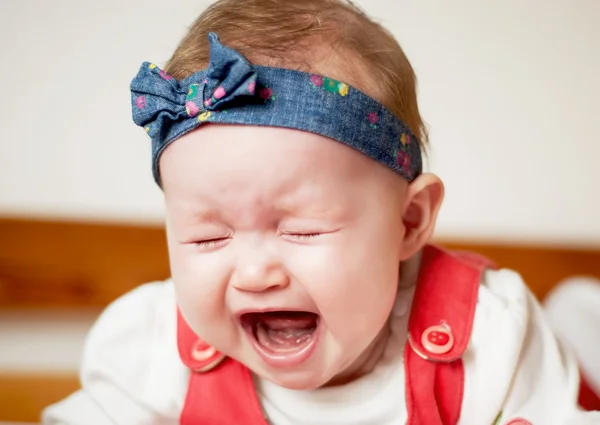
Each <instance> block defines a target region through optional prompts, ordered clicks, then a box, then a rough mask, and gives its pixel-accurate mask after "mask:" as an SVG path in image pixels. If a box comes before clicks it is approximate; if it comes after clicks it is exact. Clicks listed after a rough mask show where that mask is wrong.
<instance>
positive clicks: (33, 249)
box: [0, 218, 600, 421]
mask: <svg viewBox="0 0 600 425" xmlns="http://www.w3.org/2000/svg"><path fill="white" fill-rule="evenodd" d="M437 243H440V244H442V245H444V246H446V247H448V248H452V249H461V250H471V251H476V252H479V253H481V254H483V255H485V256H488V257H490V258H492V259H493V260H495V261H496V262H497V264H498V265H499V266H500V267H508V268H512V269H514V270H517V271H519V272H520V273H521V274H522V276H523V278H524V279H525V281H526V282H527V283H528V284H529V286H530V287H531V289H532V291H533V292H534V293H535V294H536V295H537V296H538V298H540V299H543V298H544V296H545V295H546V294H547V293H548V291H549V290H550V289H551V288H552V287H553V286H554V285H555V284H556V283H557V282H559V281H560V280H561V279H564V278H566V277H568V276H572V275H582V274H586V275H594V276H600V242H599V246H598V247H597V249H576V248H565V247H560V246H536V245H527V244H498V243H494V242H486V243H482V242H472V243H471V242H465V241H452V240H440V241H437ZM168 276H169V264H168V258H167V248H166V243H165V236H164V229H163V228H162V227H160V226H134V225H124V224H106V223H105V224H97V223H83V222H68V221H49V220H31V219H20V218H4V219H1V218H0V309H19V310H28V309H36V310H40V309H69V308H81V307H86V308H87V307H90V308H102V307H104V306H106V305H107V304H108V303H109V302H111V301H112V300H114V299H115V298H117V297H118V296H119V295H121V294H123V293H125V292H127V291H129V290H130V289H132V288H134V287H135V286H137V285H139V284H141V283H144V282H148V281H152V280H158V279H164V278H167V277H168ZM1 343H3V342H0V344H1ZM77 387H78V382H77V377H76V374H75V373H73V374H71V375H68V374H67V375H56V376H52V375H48V374H27V375H24V374H11V373H2V372H0V421H2V420H22V421H36V420H37V419H38V416H39V412H40V410H41V408H42V407H43V406H45V405H47V404H49V403H52V402H54V401H57V400H59V399H61V398H63V397H65V396H66V395H68V394H69V393H71V392H72V391H74V390H75V389H76V388H77Z"/></svg>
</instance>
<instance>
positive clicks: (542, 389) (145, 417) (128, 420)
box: [43, 270, 600, 425]
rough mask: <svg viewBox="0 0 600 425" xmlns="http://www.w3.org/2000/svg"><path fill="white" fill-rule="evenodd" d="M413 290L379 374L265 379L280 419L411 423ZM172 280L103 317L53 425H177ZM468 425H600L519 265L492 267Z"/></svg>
mask: <svg viewBox="0 0 600 425" xmlns="http://www.w3.org/2000/svg"><path fill="white" fill-rule="evenodd" d="M411 296H412V288H406V289H404V290H401V293H400V295H399V296H398V299H397V303H396V306H395V309H394V313H393V314H392V317H391V318H390V320H391V325H392V338H390V342H389V345H388V346H387V348H386V351H385V355H384V356H383V358H382V360H381V362H380V363H379V364H378V365H377V366H376V368H375V370H374V371H373V372H372V373H370V374H368V375H366V376H364V377H362V378H360V379H358V380H356V381H354V382H352V383H350V384H348V385H344V386H339V387H335V388H323V389H318V390H313V391H294V390H288V389H284V388H280V387H277V386H276V385H274V384H272V383H270V382H267V381H263V380H260V379H258V378H257V379H256V387H257V391H258V394H259V397H260V399H261V403H262V406H263V409H264V410H265V413H266V415H267V417H268V418H269V420H270V422H271V423H272V424H273V425H292V424H293V425H301V424H311V425H324V424H328V425H334V424H345V425H352V424H356V425H358V424H361V425H367V424H377V425H392V424H393V425H399V424H404V423H405V422H406V418H407V412H406V407H405V405H404V399H405V396H404V391H405V390H404V385H405V384H404V367H403V359H402V350H403V347H404V342H405V337H406V328H407V321H408V315H409V312H410V308H409V305H408V304H407V303H406V300H407V299H410V297H411ZM176 338H177V336H176V306H175V294H174V288H173V283H172V282H171V281H165V282H155V283H150V284H146V285H143V286H141V287H139V288H137V289H135V290H134V291H132V292H130V293H128V294H126V295H124V296H123V297H121V298H120V299H118V300H117V301H115V302H114V303H113V304H112V305H110V306H109V307H108V308H107V310H106V311H105V312H104V313H103V314H102V316H101V317H100V318H99V319H98V321H97V323H96V324H95V325H94V327H93V328H92V330H91V332H90V334H89V337H88V340H87V342H86V347H85V352H84V359H83V364H82V370H81V381H82V387H83V389H82V390H80V391H78V392H77V393H75V394H74V395H72V396H71V397H69V398H67V399H66V400H63V401H62V402H60V403H58V404H56V405H54V406H51V407H50V408H48V409H47V410H46V411H45V412H44V414H43V423H44V424H47V425H50V424H62V425H84V424H85V425H109V424H111V425H113V424H119V425H121V424H122V425H138V424H139V425H141V424H144V425H148V424H161V425H162V424H177V423H178V421H179V415H180V412H181V410H182V408H183V404H184V401H185V396H186V391H187V385H188V379H189V371H188V370H187V369H186V367H185V366H184V365H183V364H182V363H181V360H180V359H179V354H178V352H177V344H176ZM463 363H464V368H465V388H464V397H463V405H462V411H461V419H460V421H459V424H461V425H471V424H472V425H482V424H483V425H488V424H493V423H494V420H495V419H496V417H497V416H498V414H499V413H500V412H502V419H501V420H500V422H498V424H506V423H508V422H509V421H510V420H512V419H515V418H519V417H522V418H525V419H527V420H528V421H530V422H531V423H532V424H534V425H563V424H569V425H588V424H598V425H600V412H589V413H587V412H582V411H580V410H579V409H578V408H577V406H576V399H577V394H578V389H579V372H578V368H577V364H576V363H575V361H574V358H573V356H572V355H571V353H570V352H569V351H568V350H566V349H564V348H563V347H562V346H561V345H559V344H558V343H557V341H556V338H555V337H554V335H553V333H552V331H551V329H550V327H549V325H548V324H547V322H546V319H545V317H544V315H543V312H542V309H541V307H540V305H539V304H538V302H537V301H536V300H535V298H534V297H533V295H532V294H531V293H530V292H529V291H528V289H527V288H526V286H525V285H524V283H523V281H522V279H521V277H520V276H519V275H518V274H516V273H514V272H512V271H510V270H500V271H488V272H486V274H485V275H484V279H483V282H482V285H481V286H480V289H479V298H478V305H477V309H476V313H475V323H474V326H473V333H472V337H471V341H470V343H469V347H468V348H467V350H466V352H465V355H464V356H463Z"/></svg>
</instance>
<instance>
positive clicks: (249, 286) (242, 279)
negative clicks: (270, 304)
mask: <svg viewBox="0 0 600 425" xmlns="http://www.w3.org/2000/svg"><path fill="white" fill-rule="evenodd" d="M289 282H290V280H289V276H288V274H287V273H286V271H285V268H284V267H283V266H282V265H281V264H279V263H277V262H268V263H267V262H252V263H247V264H241V265H239V266H238V268H237V269H236V270H235V272H234V273H233V275H232V279H231V284H232V286H233V287H234V288H236V289H238V290H240V291H246V292H264V291H269V290H273V289H282V288H285V287H287V286H288V285H289Z"/></svg>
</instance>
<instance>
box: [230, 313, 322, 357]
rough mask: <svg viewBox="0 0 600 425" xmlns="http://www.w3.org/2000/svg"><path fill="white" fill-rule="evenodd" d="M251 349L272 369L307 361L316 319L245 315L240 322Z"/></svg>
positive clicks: (299, 315) (311, 316)
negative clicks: (272, 366) (247, 336)
mask: <svg viewBox="0 0 600 425" xmlns="http://www.w3.org/2000/svg"><path fill="white" fill-rule="evenodd" d="M240 320H241V323H242V327H243V328H244V330H245V331H246V333H247V334H248V335H249V337H250V339H251V342H252V343H253V346H254V348H255V349H256V350H257V351H258V353H259V354H260V355H261V356H262V357H263V359H264V360H265V361H267V362H268V363H270V364H272V365H274V366H283V365H286V366H290V365H293V364H298V363H301V362H303V361H304V360H306V359H307V358H308V357H309V356H310V354H311V352H312V350H310V348H311V347H312V346H314V345H315V342H316V339H317V338H316V336H317V332H316V331H317V329H318V327H319V316H318V315H317V314H315V313H310V312H306V311H270V312H266V313H262V312H256V313H245V314H243V315H242V316H241V318H240Z"/></svg>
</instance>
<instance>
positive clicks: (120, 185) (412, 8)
mask: <svg viewBox="0 0 600 425" xmlns="http://www.w3.org/2000/svg"><path fill="white" fill-rule="evenodd" d="M207 3H208V2H207V1H201V0H178V1H172V2H171V1H169V2H167V1H164V0H162V1H159V0H135V1H134V0H127V1H120V0H119V1H118V0H103V1H97V0H94V1H91V0H87V1H81V0H57V1H52V2H49V1H46V0H29V1H21V0H2V1H1V2H0V52H1V53H2V56H1V57H2V61H1V63H2V66H1V67H0V96H1V100H0V123H1V124H0V128H1V130H2V132H1V134H0V143H1V150H0V214H3V215H14V214H27V215H37V216H39V215H42V216H58V217H65V218H72V217H73V218H83V219H101V220H117V221H150V222H158V221H160V219H161V217H162V214H163V209H162V204H161V196H160V191H159V190H158V189H157V188H156V187H155V186H154V184H153V182H152V178H151V174H150V146H149V141H148V139H147V137H146V135H145V134H144V132H143V131H142V130H140V129H139V128H137V127H135V126H134V124H133V123H132V122H131V119H130V105H129V92H128V85H129V82H130V80H131V78H132V77H133V76H134V74H135V73H136V72H137V69H138V67H139V65H140V63H141V62H142V61H143V60H150V61H153V62H156V63H158V64H164V62H165V61H166V60H167V59H168V57H169V55H170V53H171V51H172V49H173V48H174V47H175V45H176V44H177V42H178V41H179V39H180V37H181V36H182V35H183V34H184V32H185V30H186V27H187V26H188V25H189V24H190V23H191V22H192V21H193V19H194V18H195V17H196V15H197V14H198V13H199V12H200V11H201V10H202V9H203V7H204V6H205V5H206V4H207ZM357 3H358V4H360V5H362V6H364V7H366V9H367V10H368V11H369V12H370V13H371V14H372V15H373V16H375V17H377V18H380V19H382V20H383V22H384V24H386V26H388V27H389V28H390V29H391V30H392V31H393V33H394V34H395V35H396V36H397V37H398V39H399V40H400V42H401V44H402V45H403V47H404V49H405V51H406V53H407V54H408V56H409V58H410V59H411V61H412V63H413V65H414V67H415V68H416V71H417V74H418V75H419V81H420V100H421V108H422V112H423V115H424V116H425V119H426V120H427V122H428V124H429V125H430V127H431V142H432V153H431V168H432V171H434V172H436V173H438V174H439V175H440V176H441V177H442V178H443V179H444V180H445V182H446V185H447V199H446V203H445V205H444V208H443V210H442V214H441V218H440V222H439V227H438V235H441V236H450V237H464V238H482V239H489V238H494V239H531V240H538V241H558V242H560V243H564V244H582V245H596V246H598V245H600V140H599V137H598V136H597V133H596V130H597V126H598V122H599V117H600V106H599V105H600V81H599V80H600V26H598V25H597V22H598V20H599V19H600V2H599V1H598V0H553V1H551V2H549V1H543V0H503V1H500V0H493V1H491V0H490V1H485V2H484V1H481V0H455V1H452V2H448V1H446V0H411V1H408V0H362V1H360V0H358V1H357ZM175 4H176V5H177V6H178V7H177V8H174V7H173V5H175Z"/></svg>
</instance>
